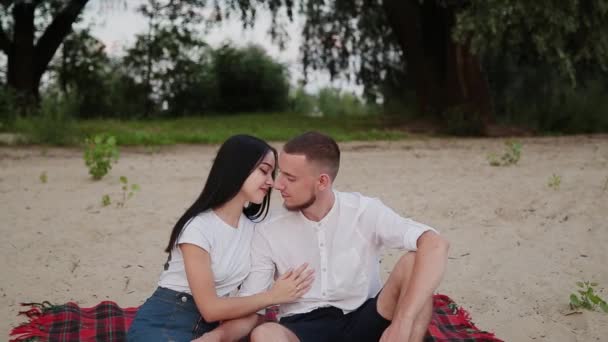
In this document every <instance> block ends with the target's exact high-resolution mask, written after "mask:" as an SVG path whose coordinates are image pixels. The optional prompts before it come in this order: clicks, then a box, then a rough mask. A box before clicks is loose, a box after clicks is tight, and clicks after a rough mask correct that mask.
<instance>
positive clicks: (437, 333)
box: [10, 295, 501, 342]
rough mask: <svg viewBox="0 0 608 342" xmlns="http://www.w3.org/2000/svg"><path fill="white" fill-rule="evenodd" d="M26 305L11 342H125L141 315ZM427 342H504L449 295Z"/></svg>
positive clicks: (438, 305) (440, 302)
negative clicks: (24, 318)
mask: <svg viewBox="0 0 608 342" xmlns="http://www.w3.org/2000/svg"><path fill="white" fill-rule="evenodd" d="M22 305H24V306H29V307H30V309H29V310H27V311H23V312H20V314H22V315H25V316H27V317H28V319H29V321H28V322H26V323H24V324H22V325H20V326H18V327H16V328H14V329H13V330H12V331H11V334H10V335H11V336H12V337H13V339H11V340H10V341H11V342H21V341H52V342H67V341H82V342H102V341H103V342H118V341H125V340H126V338H125V337H126V333H127V330H128V329H129V325H130V324H131V321H133V318H134V317H135V314H136V312H137V308H126V309H123V308H121V307H119V306H118V305H116V303H114V302H110V301H104V302H101V303H99V304H98V305H96V306H94V307H91V308H81V307H79V306H78V305H77V304H75V303H67V304H64V305H51V304H50V303H49V302H44V303H42V304H37V303H25V304H22ZM425 341H427V342H448V341H449V342H476V341H484V342H501V340H499V339H497V338H496V337H494V334H492V333H489V332H485V331H481V330H479V329H477V327H475V325H474V324H473V323H472V322H471V320H470V317H469V314H468V313H467V312H466V311H465V310H464V309H462V308H459V307H458V306H457V305H456V303H454V302H453V301H452V300H451V299H450V298H449V297H448V296H445V295H435V296H434V302H433V318H432V320H431V324H430V325H429V331H428V333H427V336H426V338H425Z"/></svg>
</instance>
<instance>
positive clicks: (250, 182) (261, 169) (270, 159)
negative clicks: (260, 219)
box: [241, 151, 276, 204]
mask: <svg viewBox="0 0 608 342" xmlns="http://www.w3.org/2000/svg"><path fill="white" fill-rule="evenodd" d="M275 165H276V161H275V159H274V154H273V153H272V151H268V153H266V155H265V156H264V159H262V161H261V162H260V164H259V165H258V166H257V167H256V168H255V169H254V170H253V171H252V172H251V174H250V175H249V177H247V179H246V180H245V183H244V184H243V187H242V188H241V192H242V193H243V194H244V196H245V199H246V200H247V201H249V202H251V203H255V204H260V203H262V201H264V196H266V194H268V192H269V191H270V189H272V186H273V184H274V181H273V179H272V173H273V172H274V168H275Z"/></svg>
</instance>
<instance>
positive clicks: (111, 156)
mask: <svg viewBox="0 0 608 342" xmlns="http://www.w3.org/2000/svg"><path fill="white" fill-rule="evenodd" d="M85 145H86V146H85V151H84V162H85V164H86V166H87V167H88V168H89V174H90V175H91V176H92V177H93V179H96V180H98V179H101V178H103V176H105V175H106V174H108V172H110V170H111V169H112V163H116V162H117V161H118V147H117V146H116V138H115V137H114V136H106V135H104V134H99V135H96V136H94V137H93V138H92V139H91V138H87V139H86V141H85Z"/></svg>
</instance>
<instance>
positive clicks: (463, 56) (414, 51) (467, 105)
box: [383, 0, 493, 131]
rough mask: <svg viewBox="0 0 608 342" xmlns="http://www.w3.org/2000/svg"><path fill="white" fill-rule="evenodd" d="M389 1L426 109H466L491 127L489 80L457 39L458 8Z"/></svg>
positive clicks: (390, 15) (441, 112)
mask: <svg viewBox="0 0 608 342" xmlns="http://www.w3.org/2000/svg"><path fill="white" fill-rule="evenodd" d="M383 6H384V11H385V14H386V16H387V19H388V22H389V25H390V26H391V27H392V29H393V31H394V33H395V35H396V37H397V40H398V42H399V45H400V47H401V49H402V51H403V54H404V56H405V62H406V68H407V72H408V74H409V75H411V76H412V77H413V78H414V80H415V84H416V95H417V99H418V107H419V109H420V111H421V113H432V114H435V115H439V116H443V115H445V114H446V113H448V112H449V111H450V110H458V111H462V112H464V113H466V115H468V118H469V119H470V120H480V121H481V124H482V126H483V127H482V130H483V131H485V130H486V129H487V125H488V124H489V123H491V122H492V118H493V113H492V107H491V98H490V91H489V86H488V82H487V80H486V78H485V76H484V74H483V71H482V69H481V64H480V61H479V59H478V58H477V57H476V56H474V55H472V54H471V53H470V52H469V51H468V49H467V48H466V46H461V45H459V44H457V43H455V42H454V41H453V40H452V38H451V29H452V27H453V24H454V10H453V9H450V8H449V7H448V8H443V7H441V6H438V5H437V4H436V3H435V2H434V1H424V2H423V4H420V3H419V1H417V0H385V1H384V2H383Z"/></svg>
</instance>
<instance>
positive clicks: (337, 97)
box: [318, 88, 370, 116]
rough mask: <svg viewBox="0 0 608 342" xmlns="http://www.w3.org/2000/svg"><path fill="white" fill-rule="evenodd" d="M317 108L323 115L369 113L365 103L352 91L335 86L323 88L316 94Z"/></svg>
mask: <svg viewBox="0 0 608 342" xmlns="http://www.w3.org/2000/svg"><path fill="white" fill-rule="evenodd" d="M318 101H319V110H320V111H321V112H322V113H323V115H324V116H345V115H366V114H369V113H370V110H369V108H368V107H366V105H365V103H363V101H362V100H360V99H359V98H358V97H357V96H356V95H354V94H352V93H346V92H342V91H340V90H339V89H336V88H323V89H321V90H320V91H319V95H318Z"/></svg>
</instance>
